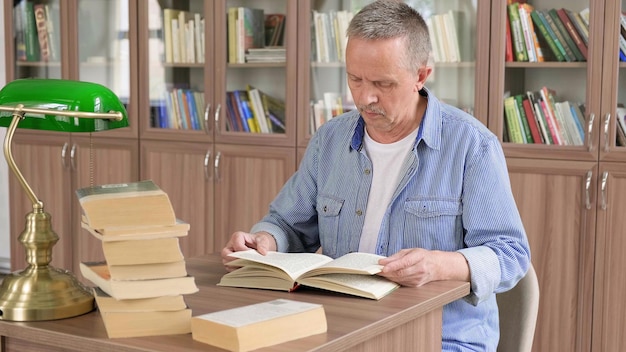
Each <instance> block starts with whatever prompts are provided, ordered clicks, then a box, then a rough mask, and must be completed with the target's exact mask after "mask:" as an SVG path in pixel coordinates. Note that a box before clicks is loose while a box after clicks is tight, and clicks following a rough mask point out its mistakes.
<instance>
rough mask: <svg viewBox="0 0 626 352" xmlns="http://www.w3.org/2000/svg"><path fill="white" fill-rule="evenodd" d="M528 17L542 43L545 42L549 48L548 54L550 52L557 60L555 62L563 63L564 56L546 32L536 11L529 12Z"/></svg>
mask: <svg viewBox="0 0 626 352" xmlns="http://www.w3.org/2000/svg"><path fill="white" fill-rule="evenodd" d="M530 17H531V19H532V20H533V23H534V25H535V28H537V29H538V30H539V33H541V37H542V38H543V39H544V41H545V42H546V44H547V45H548V47H549V48H550V52H552V54H553V55H554V57H555V58H556V59H557V61H565V56H564V55H563V53H562V52H561V50H560V49H559V48H558V47H557V45H556V43H555V41H554V39H553V38H552V36H551V35H550V33H549V32H548V29H547V28H546V25H545V24H544V23H543V21H542V20H541V18H540V17H539V14H538V13H537V11H536V10H535V11H533V12H531V13H530Z"/></svg>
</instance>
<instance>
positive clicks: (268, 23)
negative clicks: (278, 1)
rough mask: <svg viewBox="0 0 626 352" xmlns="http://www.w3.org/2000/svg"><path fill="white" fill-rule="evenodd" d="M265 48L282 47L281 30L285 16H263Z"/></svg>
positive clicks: (272, 14) (271, 14)
mask: <svg viewBox="0 0 626 352" xmlns="http://www.w3.org/2000/svg"><path fill="white" fill-rule="evenodd" d="M264 25H265V46H281V45H283V30H284V28H285V15H284V14H282V13H269V14H266V15H265V24H264Z"/></svg>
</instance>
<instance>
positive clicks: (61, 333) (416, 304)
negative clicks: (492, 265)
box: [0, 255, 469, 352]
mask: <svg viewBox="0 0 626 352" xmlns="http://www.w3.org/2000/svg"><path fill="white" fill-rule="evenodd" d="M187 267H188V271H189V274H190V275H193V276H194V277H195V279H196V284H197V285H198V287H199V288H200V291H199V292H198V293H195V294H193V295H186V296H185V301H186V302H187V304H188V305H189V307H190V308H191V309H192V311H193V315H194V316H196V315H200V314H205V313H209V312H214V311H219V310H224V309H229V308H235V307H239V306H244V305H248V304H253V303H259V302H264V301H268V300H272V299H277V298H288V299H292V300H299V301H305V302H311V303H318V304H323V305H324V309H325V311H326V317H327V321H328V331H327V332H326V333H324V334H319V335H315V336H311V337H307V338H303V339H299V340H296V341H291V342H287V343H284V344H281V345H276V346H272V347H271V348H266V349H261V350H259V351H269V350H271V351H311V350H315V351H340V350H345V349H347V348H350V347H353V346H355V345H358V344H359V343H361V342H363V341H365V340H367V339H369V338H371V336H373V335H377V334H382V333H385V332H386V331H389V330H391V329H394V328H396V327H398V326H400V325H402V324H405V323H407V322H409V321H412V320H415V319H416V317H419V316H422V315H425V314H428V313H429V312H431V311H433V310H437V309H440V308H441V307H442V306H443V305H445V304H447V303H449V302H451V301H454V300H456V299H459V298H461V297H463V296H465V295H467V294H468V293H469V283H464V282H456V281H441V282H432V283H429V284H427V285H425V286H422V287H419V288H407V287H401V288H399V289H397V290H395V291H394V292H393V293H391V294H390V295H389V296H387V297H385V298H383V299H381V300H380V301H375V300H370V299H365V298H358V297H353V296H347V295H342V294H337V293H332V292H326V291H319V290H312V289H306V288H304V289H299V290H298V291H296V292H291V293H289V292H281V291H269V290H258V289H245V288H232V287H219V286H216V285H215V284H216V283H217V282H218V281H219V279H220V278H221V276H222V275H223V274H224V273H225V270H224V268H223V266H222V264H221V259H220V258H219V256H217V255H207V256H203V257H198V258H191V259H187ZM439 319H441V318H439ZM413 333H415V332H413ZM0 335H1V336H5V338H6V340H5V344H6V345H9V344H8V343H7V341H9V339H15V340H17V341H20V340H24V341H28V342H29V343H34V344H35V345H39V346H40V347H43V346H51V347H52V349H51V350H80V351H112V350H114V351H168V352H173V351H222V350H221V349H217V348H214V347H212V346H209V345H206V344H203V343H200V342H197V341H194V340H193V339H192V338H191V334H185V335H171V336H152V337H140V338H123V339H109V338H107V335H106V331H105V329H104V324H103V322H102V320H101V318H100V314H99V313H98V312H97V311H94V312H91V313H88V314H85V315H82V316H79V317H75V318H69V319H62V320H55V321H43V322H8V321H0ZM439 339H440V337H439ZM1 347H2V344H1V343H0V349H2V348H1ZM7 349H8V348H7Z"/></svg>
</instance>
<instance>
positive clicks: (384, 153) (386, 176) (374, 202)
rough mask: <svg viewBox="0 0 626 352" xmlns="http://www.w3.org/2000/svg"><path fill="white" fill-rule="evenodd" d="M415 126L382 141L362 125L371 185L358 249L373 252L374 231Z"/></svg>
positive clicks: (411, 141) (380, 218) (387, 200)
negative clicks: (390, 140) (400, 136)
mask: <svg viewBox="0 0 626 352" xmlns="http://www.w3.org/2000/svg"><path fill="white" fill-rule="evenodd" d="M417 131H418V129H417V128H416V129H415V131H413V132H412V133H411V134H409V135H408V136H406V137H404V138H403V139H401V140H399V141H397V142H394V143H390V144H382V143H378V142H376V141H374V140H373V139H372V138H371V137H370V135H369V134H368V133H367V128H366V129H365V138H364V139H363V145H364V147H365V152H366V153H367V156H368V157H369V158H370V160H371V161H372V187H371V188H370V193H369V197H368V199H367V209H366V210H365V223H364V224H363V231H362V232H361V241H360V243H359V251H360V252H368V253H376V242H377V241H378V232H379V231H380V225H381V222H382V219H383V216H384V215H385V211H386V210H387V207H388V206H389V202H390V201H391V197H392V196H393V193H394V191H395V190H396V188H397V187H398V183H399V182H400V170H401V169H402V165H403V164H404V161H405V160H406V157H407V155H408V153H409V152H410V151H411V148H412V147H413V143H414V142H415V138H416V137H417Z"/></svg>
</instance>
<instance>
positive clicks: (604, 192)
mask: <svg viewBox="0 0 626 352" xmlns="http://www.w3.org/2000/svg"><path fill="white" fill-rule="evenodd" d="M608 178H609V172H608V171H605V172H603V173H602V210H606V183H607V180H608Z"/></svg>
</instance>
